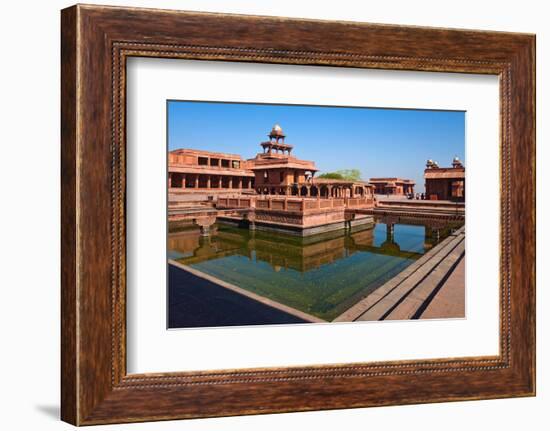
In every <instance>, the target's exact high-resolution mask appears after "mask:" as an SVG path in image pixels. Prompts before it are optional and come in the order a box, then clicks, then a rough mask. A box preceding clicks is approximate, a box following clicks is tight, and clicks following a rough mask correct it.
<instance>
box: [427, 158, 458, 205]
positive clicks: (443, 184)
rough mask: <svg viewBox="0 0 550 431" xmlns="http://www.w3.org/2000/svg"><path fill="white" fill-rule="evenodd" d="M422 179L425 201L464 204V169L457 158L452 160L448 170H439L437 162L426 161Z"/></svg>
mask: <svg viewBox="0 0 550 431" xmlns="http://www.w3.org/2000/svg"><path fill="white" fill-rule="evenodd" d="M424 179H425V180H426V197H427V199H430V200H449V201H455V202H464V199H465V198H466V188H465V181H466V169H465V168H464V165H463V164H462V162H461V161H460V160H459V158H458V157H455V158H454V159H453V163H452V167H449V168H440V167H439V165H438V163H437V162H434V161H433V160H428V161H427V162H426V169H425V170H424Z"/></svg>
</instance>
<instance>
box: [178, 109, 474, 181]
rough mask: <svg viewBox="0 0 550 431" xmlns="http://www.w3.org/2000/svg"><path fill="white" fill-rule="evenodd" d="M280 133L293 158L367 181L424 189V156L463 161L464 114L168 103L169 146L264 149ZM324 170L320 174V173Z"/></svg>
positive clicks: (243, 151) (245, 152) (246, 153)
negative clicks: (409, 183) (402, 181)
mask: <svg viewBox="0 0 550 431" xmlns="http://www.w3.org/2000/svg"><path fill="white" fill-rule="evenodd" d="M275 123H278V124H280V125H281V127H282V128H283V130H284V132H285V134H286V135H287V137H286V142H287V143H288V144H291V145H293V146H294V150H293V152H292V154H293V155H294V156H296V157H298V158H301V159H305V160H312V161H314V162H315V163H316V165H317V168H318V169H319V170H320V171H322V172H332V171H336V170H340V169H354V168H355V169H359V170H360V171H361V174H362V178H363V179H364V180H368V179H369V178H371V177H401V178H410V179H413V180H414V181H416V187H415V190H416V191H419V192H421V191H423V190H424V180H423V172H424V167H425V164H426V160H427V159H433V160H436V161H438V162H439V165H440V166H442V167H443V166H450V164H451V160H452V158H453V157H454V156H455V155H456V156H458V157H460V159H461V160H462V161H464V151H465V138H464V133H465V113H464V112H462V111H426V110H407V109H378V108H347V107H321V106H302V105H267V104H266V105H262V104H245V103H219V102H213V103H212V102H185V101H169V102H168V148H169V149H170V150H174V149H177V148H193V149H201V150H208V151H219V152H226V153H234V154H239V155H241V156H242V157H243V158H245V159H248V158H252V157H254V156H255V155H256V153H258V152H261V147H260V146H259V144H260V142H262V141H265V140H267V134H268V133H269V131H270V130H271V127H272V126H273V125H274V124H275ZM319 173H321V172H319Z"/></svg>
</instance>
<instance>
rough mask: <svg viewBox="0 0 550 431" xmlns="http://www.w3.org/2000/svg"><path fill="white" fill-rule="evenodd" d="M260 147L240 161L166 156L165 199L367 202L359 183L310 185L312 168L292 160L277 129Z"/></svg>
mask: <svg viewBox="0 0 550 431" xmlns="http://www.w3.org/2000/svg"><path fill="white" fill-rule="evenodd" d="M268 137H269V140H268V141H265V142H262V143H261V144H260V146H261V147H262V150H263V151H262V152H261V153H258V154H257V155H256V157H255V158H253V159H248V160H243V159H242V157H241V156H239V155H235V154H227V153H214V152H209V151H201V150H191V149H179V150H174V151H171V152H170V153H169V155H168V187H169V192H170V194H172V195H174V194H180V193H185V194H189V193H199V194H207V195H212V194H216V195H220V194H235V193H243V194H248V193H253V194H258V195H285V196H300V197H319V198H366V197H372V195H373V187H372V186H371V185H370V184H368V183H366V182H364V181H347V180H333V179H315V178H314V176H315V173H316V172H317V171H318V169H317V168H316V166H315V162H312V161H308V160H301V159H298V158H296V157H294V156H293V155H291V153H292V150H293V146H292V145H290V144H287V143H286V142H285V138H286V136H285V134H284V133H283V130H282V128H281V127H280V126H279V125H278V124H276V125H275V126H273V129H272V130H271V132H270V133H269V135H268Z"/></svg>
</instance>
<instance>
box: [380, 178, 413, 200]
mask: <svg viewBox="0 0 550 431" xmlns="http://www.w3.org/2000/svg"><path fill="white" fill-rule="evenodd" d="M369 183H370V184H372V185H373V186H374V193H375V194H377V195H394V196H404V195H407V194H410V193H414V185H415V182H414V181H412V180H408V179H402V178H371V179H370V180H369Z"/></svg>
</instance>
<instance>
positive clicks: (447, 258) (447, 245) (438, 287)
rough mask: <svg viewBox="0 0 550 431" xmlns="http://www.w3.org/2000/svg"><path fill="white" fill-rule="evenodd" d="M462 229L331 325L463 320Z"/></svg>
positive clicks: (463, 236) (463, 235) (463, 241)
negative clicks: (442, 318)
mask: <svg viewBox="0 0 550 431" xmlns="http://www.w3.org/2000/svg"><path fill="white" fill-rule="evenodd" d="M464 246H465V233H464V228H461V229H459V230H458V231H457V232H455V233H454V234H452V235H451V236H449V237H447V238H446V239H445V240H443V241H442V242H441V243H440V244H438V245H437V246H436V247H434V248H433V249H432V250H430V251H429V252H427V253H426V254H425V255H424V256H422V257H421V258H420V259H418V260H417V261H416V262H415V263H413V264H412V265H410V266H409V267H407V268H406V269H405V270H404V271H402V272H401V273H399V274H398V275H397V276H395V277H394V278H392V279H391V280H389V281H388V282H386V283H385V284H384V285H382V286H380V287H379V288H378V289H377V290H375V291H374V292H373V293H371V294H370V295H369V296H367V297H366V298H364V299H363V300H361V301H359V302H358V303H357V304H356V305H354V306H353V307H351V308H350V309H349V310H347V311H346V312H344V313H343V314H341V315H340V316H338V317H337V318H336V319H335V321H341V322H346V321H348V322H349V321H365V320H370V321H372V320H406V319H419V318H422V319H423V318H436V317H440V318H441V317H444V318H451V317H464V292H465V285H464V255H465V248H464Z"/></svg>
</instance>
